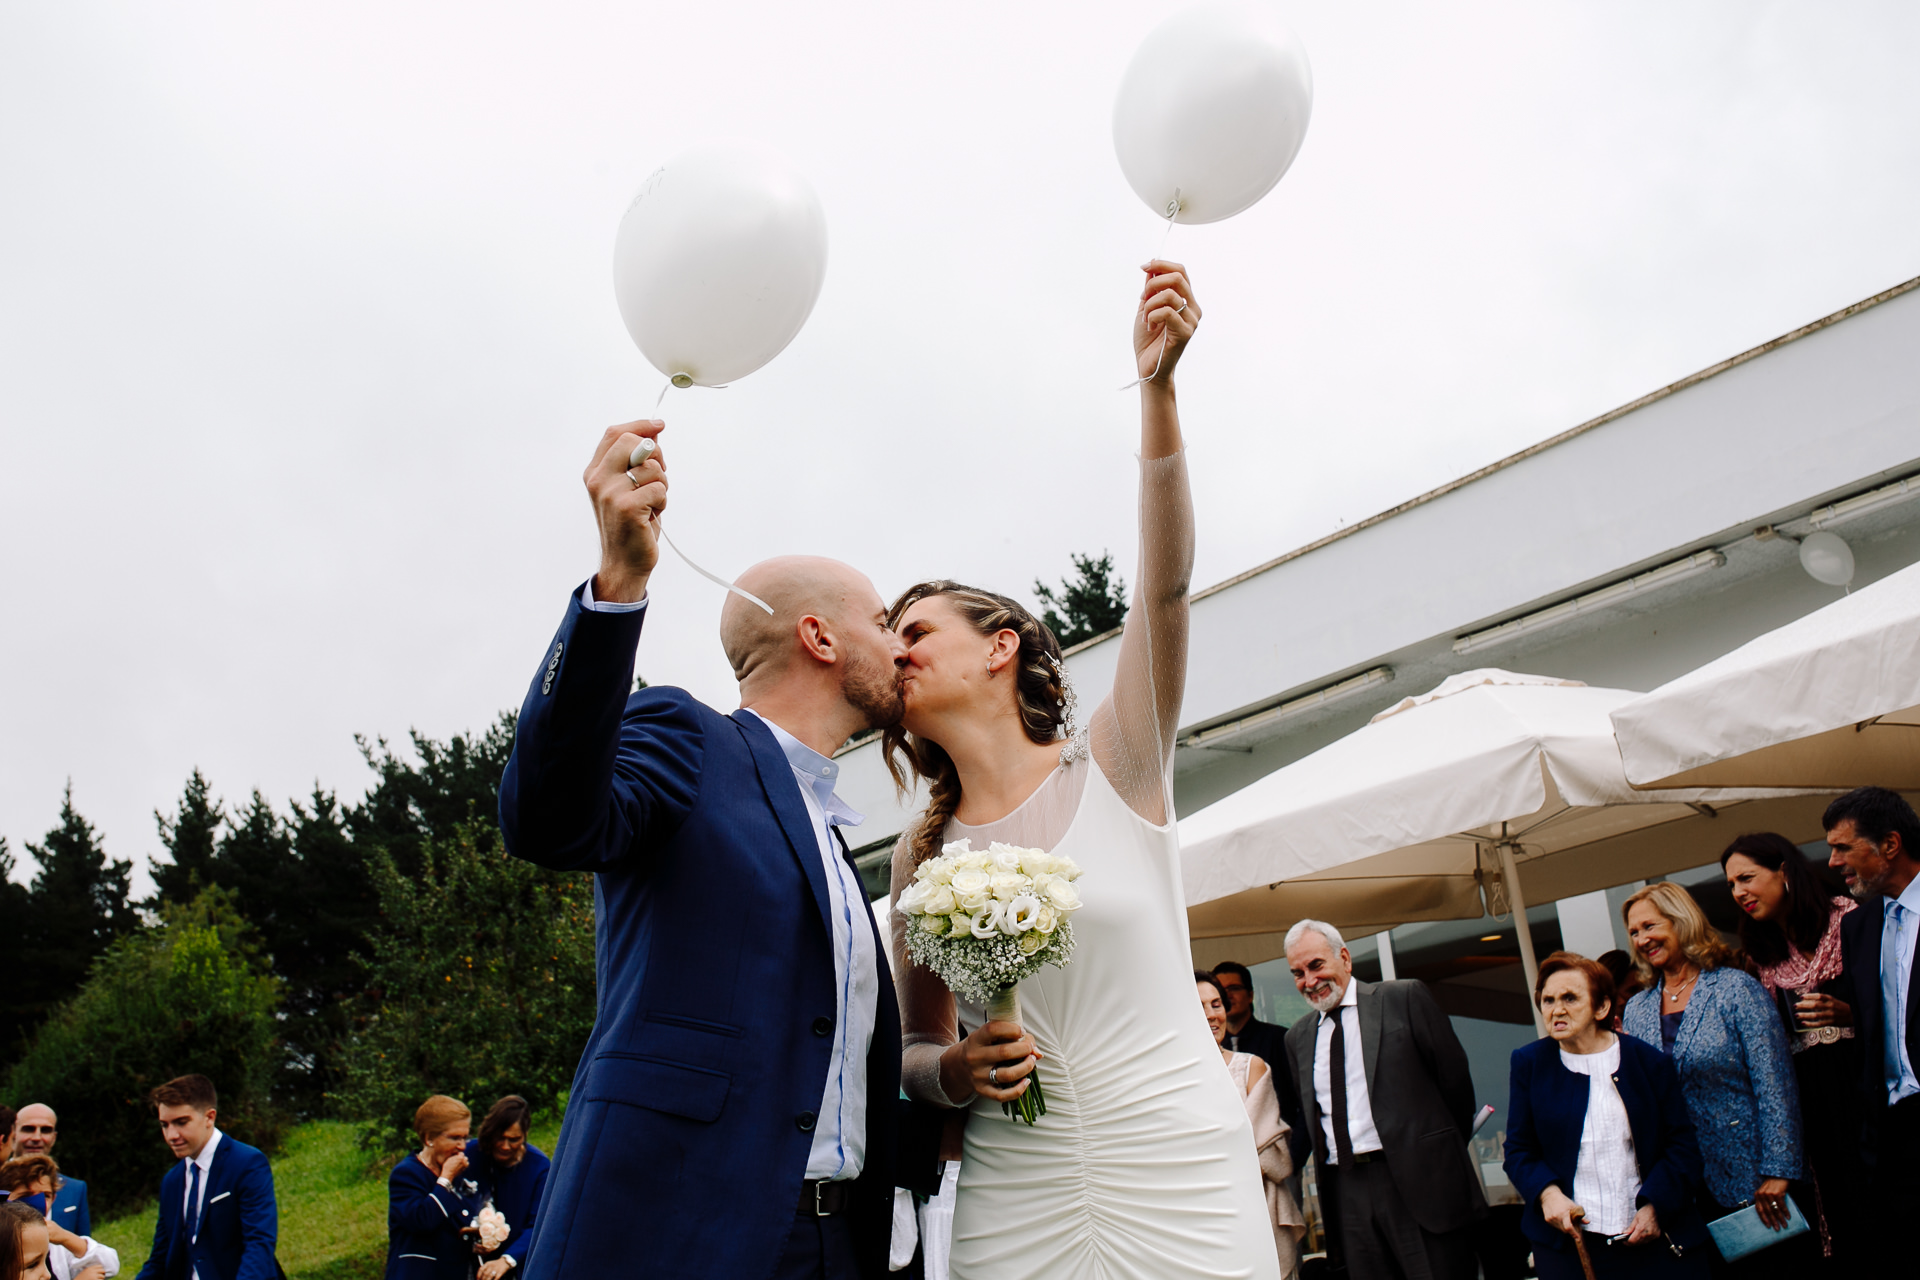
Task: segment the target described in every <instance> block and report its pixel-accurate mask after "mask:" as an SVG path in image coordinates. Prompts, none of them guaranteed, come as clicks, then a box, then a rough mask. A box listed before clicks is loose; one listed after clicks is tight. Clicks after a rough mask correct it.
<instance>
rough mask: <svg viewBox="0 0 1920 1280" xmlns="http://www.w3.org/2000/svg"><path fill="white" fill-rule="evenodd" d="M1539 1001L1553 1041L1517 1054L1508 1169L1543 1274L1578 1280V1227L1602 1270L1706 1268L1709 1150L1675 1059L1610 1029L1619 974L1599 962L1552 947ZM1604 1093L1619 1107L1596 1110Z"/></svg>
mask: <svg viewBox="0 0 1920 1280" xmlns="http://www.w3.org/2000/svg"><path fill="white" fill-rule="evenodd" d="M1534 998H1535V999H1536V1001H1538V1003H1539V1005H1540V1007H1541V1009H1542V1010H1543V1011H1544V1013H1545V1015H1546V1019H1547V1029H1548V1033H1549V1035H1550V1036H1551V1037H1552V1038H1550V1039H1546V1040H1536V1041H1534V1042H1533V1043H1532V1044H1530V1045H1527V1046H1526V1047H1524V1048H1521V1049H1516V1050H1514V1052H1513V1065H1512V1073H1513V1074H1512V1081H1513V1083H1512V1092H1511V1093H1510V1095H1509V1097H1508V1100H1507V1139H1506V1161H1505V1166H1506V1170H1507V1176H1508V1178H1510V1179H1511V1180H1512V1182H1513V1185H1514V1188H1515V1189H1516V1190H1518V1191H1519V1192H1520V1194H1521V1196H1522V1197H1523V1198H1524V1199H1525V1201H1526V1209H1525V1212H1524V1213H1523V1214H1522V1216H1521V1229H1522V1230H1523V1231H1524V1232H1525V1233H1526V1235H1527V1237H1528V1238H1529V1239H1530V1240H1532V1241H1533V1244H1534V1266H1535V1268H1536V1269H1537V1271H1538V1273H1539V1275H1540V1276H1541V1280H1557V1278H1558V1277H1567V1278H1568V1280H1578V1278H1579V1277H1580V1275H1581V1269H1580V1263H1579V1258H1578V1255H1577V1254H1576V1252H1575V1250H1574V1245H1573V1241H1572V1237H1571V1232H1572V1231H1573V1230H1576V1229H1580V1230H1581V1231H1582V1235H1583V1237H1584V1239H1585V1242H1586V1245H1587V1252H1588V1254H1589V1256H1590V1257H1591V1259H1592V1261H1593V1264H1594V1271H1595V1272H1596V1274H1597V1275H1600V1276H1627V1275H1632V1276H1671V1277H1683V1276H1704V1275H1706V1274H1707V1264H1706V1262H1705V1260H1704V1255H1705V1253H1706V1252H1707V1250H1706V1247H1705V1242H1706V1239H1707V1232H1706V1224H1705V1223H1704V1222H1703V1221H1702V1219H1701V1218H1700V1215H1699V1213H1698V1212H1697V1211H1696V1210H1695V1209H1694V1207H1693V1198H1694V1192H1695V1190H1696V1188H1697V1187H1698V1185H1699V1182H1700V1149H1699V1147H1698V1146H1697V1145H1696V1143H1695V1139H1694V1129H1693V1121H1692V1120H1691V1119H1690V1118H1689V1116H1688V1115H1687V1104H1686V1099H1685V1098H1683V1097H1682V1096H1681V1093H1680V1077H1679V1076H1678V1075H1677V1074H1676V1073H1675V1072H1674V1069H1673V1064H1672V1063H1671V1062H1669V1061H1668V1060H1667V1059H1666V1057H1665V1056H1664V1055H1662V1054H1661V1053H1660V1052H1659V1051H1658V1050H1655V1049H1650V1048H1648V1047H1647V1046H1646V1045H1644V1044H1641V1043H1640V1042H1639V1041H1637V1040H1634V1039H1632V1038H1630V1037H1627V1036H1619V1035H1615V1034H1614V1033H1613V1032H1611V1031H1609V1030H1607V1024H1608V1022H1609V1021H1610V1020H1611V1018H1612V1014H1613V1005H1614V987H1613V975H1612V974H1610V973H1608V972H1607V970H1606V968H1605V966H1603V965H1601V964H1599V963H1598V962H1597V961H1593V960H1588V959H1585V958H1584V957H1581V956H1576V955H1570V954H1568V953H1567V952H1564V951H1559V952H1555V953H1554V954H1553V955H1551V956H1548V957H1547V959H1546V960H1545V961H1543V962H1542V963H1541V965H1540V969H1539V977H1538V979H1537V980H1536V981H1535V984H1534ZM1563 1050H1564V1051H1565V1053H1566V1054H1568V1055H1571V1057H1563V1056H1562V1053H1563ZM1569 1063H1572V1064H1573V1065H1575V1066H1582V1067H1590V1068H1591V1069H1590V1070H1579V1071H1576V1070H1574V1069H1572V1068H1571V1067H1570V1066H1569V1065H1568V1064H1569ZM1596 1072H1601V1073H1603V1075H1602V1078H1600V1079H1596V1078H1595V1073H1596ZM1609 1086H1610V1087H1609ZM1602 1090H1605V1091H1606V1092H1607V1093H1609V1094H1611V1095H1612V1096H1611V1097H1608V1098H1605V1099H1604V1102H1605V1104H1606V1105H1607V1106H1608V1107H1609V1108H1610V1109H1609V1110H1606V1111H1603V1112H1596V1113H1594V1114H1593V1115H1591V1116H1590V1115H1589V1105H1588V1104H1589V1102H1590V1100H1592V1099H1594V1098H1595V1097H1596V1096H1599V1095H1600V1094H1601V1091H1602ZM1615 1099H1617V1102H1616V1101H1615ZM1622 1119H1624V1130H1625V1131H1624V1132H1623V1131H1622V1124H1621V1121H1622ZM1576 1197H1578V1198H1579V1200H1580V1203H1577V1204H1576V1203H1575V1199H1576ZM1596 1228H1598V1229H1597V1230H1596Z"/></svg>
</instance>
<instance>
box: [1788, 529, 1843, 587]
mask: <svg viewBox="0 0 1920 1280" xmlns="http://www.w3.org/2000/svg"><path fill="white" fill-rule="evenodd" d="M1800 567H1801V568H1802V569H1805V570H1806V571H1807V573H1808V574H1810V575H1811V576H1812V578H1813V580H1814V581H1815V582H1824V583H1826V584H1827V585H1828V586H1830V587H1844V586H1846V585H1847V584H1848V583H1849V582H1852V581H1853V548H1852V547H1850V546H1848V545H1847V543H1846V539H1844V538H1842V537H1841V536H1840V535H1839V534H1837V533H1828V532H1827V531H1826V530H1825V529H1821V530H1819V531H1818V532H1816V533H1810V534H1808V535H1807V536H1806V537H1804V538H1802V539H1800Z"/></svg>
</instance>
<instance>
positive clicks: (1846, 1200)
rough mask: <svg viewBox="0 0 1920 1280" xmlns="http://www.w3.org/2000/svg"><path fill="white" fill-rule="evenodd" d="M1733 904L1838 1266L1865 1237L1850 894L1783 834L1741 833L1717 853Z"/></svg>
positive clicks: (1854, 1257) (1833, 1267) (1830, 1253)
mask: <svg viewBox="0 0 1920 1280" xmlns="http://www.w3.org/2000/svg"><path fill="white" fill-rule="evenodd" d="M1720 868H1721V870H1722V871H1723V872H1724V873H1725V874H1726V877H1727V887H1728V888H1730V889H1731V890H1732V891H1733V901H1734V905H1735V906H1737V907H1739V908H1740V910H1741V911H1742V912H1743V913H1744V917H1745V918H1744V919H1742V920H1741V921H1740V944H1741V946H1742V947H1743V948H1744V949H1745V951H1746V957H1747V962H1748V965H1747V967H1748V968H1749V969H1750V970H1751V971H1752V973H1753V976H1754V977H1756V978H1758V979H1760V982H1761V985H1763V986H1765V987H1766V989H1767V993H1768V994H1769V995H1771V996H1772V997H1773V998H1774V1003H1775V1004H1776V1005H1777V1006H1778V1007H1779V1009H1780V1017H1781V1020H1782V1021H1783V1022H1784V1023H1785V1024H1786V1028H1787V1041H1788V1043H1789V1044H1790V1045H1791V1047H1792V1049H1793V1070H1794V1075H1795V1076H1796V1077H1797V1078H1798V1080H1799V1084H1800V1112H1801V1116H1800V1119H1801V1125H1800V1132H1801V1134H1802V1140H1803V1142H1804V1143H1805V1149H1806V1154H1807V1169H1808V1177H1809V1178H1810V1179H1811V1180H1812V1181H1813V1184H1814V1186H1813V1191H1814V1195H1813V1196H1812V1197H1810V1199H1811V1200H1812V1203H1807V1198H1802V1199H1801V1203H1802V1206H1803V1207H1804V1208H1805V1209H1806V1210H1807V1211H1808V1213H1807V1216H1808V1217H1809V1218H1812V1217H1814V1212H1813V1211H1814V1210H1815V1209H1816V1208H1817V1209H1818V1211H1819V1222H1818V1225H1819V1227H1820V1232H1821V1236H1822V1243H1823V1245H1824V1251H1825V1252H1826V1254H1827V1259H1828V1261H1827V1267H1828V1269H1829V1271H1830V1273H1832V1274H1839V1271H1840V1268H1841V1267H1843V1266H1844V1265H1845V1264H1847V1263H1849V1262H1857V1261H1858V1260H1859V1255H1858V1252H1857V1251H1858V1250H1859V1248H1860V1247H1861V1245H1860V1242H1861V1240H1862V1239H1863V1235H1862V1233H1861V1228H1860V1226H1859V1225H1858V1224H1857V1223H1856V1222H1855V1220H1854V1206H1855V1205H1857V1204H1860V1203H1863V1201H1862V1199H1861V1194H1862V1192H1863V1191H1864V1189H1865V1188H1864V1184H1863V1183H1862V1181H1861V1179H1862V1178H1863V1177H1864V1174H1863V1172H1862V1170H1861V1166H1860V1113H1859V1109H1858V1105H1857V1102H1856V1096H1857V1095H1856V1090H1857V1089H1858V1085H1859V1079H1860V1047H1859V1045H1858V1044H1856V1043H1855V1041H1854V1035H1853V1010H1852V1009H1851V1008H1850V1007H1849V1006H1848V1005H1847V1003H1846V1000H1845V999H1844V997H1845V995H1846V994H1847V990H1846V987H1845V986H1844V984H1842V982H1841V981H1840V920H1841V917H1843V916H1845V915H1846V914H1847V912H1849V911H1852V910H1853V909H1854V906H1855V903H1854V901H1853V899H1851V898H1848V897H1846V896H1845V895H1843V894H1842V895H1836V894H1834V893H1833V892H1831V891H1830V890H1829V889H1828V888H1827V887H1826V886H1825V885H1823V884H1822V883H1821V882H1820V880H1819V879H1818V877H1816V876H1815V874H1814V872H1813V870H1812V868H1811V867H1810V866H1809V865H1808V862H1807V858H1806V855H1805V854H1803V853H1801V852H1800V850H1799V849H1798V848H1797V847H1796V846H1795V845H1794V843H1793V842H1792V841H1791V840H1788V839H1787V838H1786V837H1785V836H1781V835H1775V834H1774V833H1772V832H1764V833H1760V834H1756V835H1744V836H1741V837H1739V838H1738V839H1736V840H1735V841H1734V842H1733V843H1732V844H1730V845H1728V846H1727V851H1726V852H1725V853H1723V854H1721V855H1720Z"/></svg>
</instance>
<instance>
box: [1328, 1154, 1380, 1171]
mask: <svg viewBox="0 0 1920 1280" xmlns="http://www.w3.org/2000/svg"><path fill="white" fill-rule="evenodd" d="M1386 1158H1387V1153H1386V1152H1384V1151H1356V1152H1354V1153H1353V1162H1354V1163H1355V1164H1372V1163H1373V1162H1374V1161H1375V1160H1385V1159H1386ZM1339 1167H1340V1166H1339V1165H1337V1164H1336V1165H1335V1166H1334V1168H1336V1169H1337V1168H1339Z"/></svg>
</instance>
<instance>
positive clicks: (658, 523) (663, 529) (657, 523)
mask: <svg viewBox="0 0 1920 1280" xmlns="http://www.w3.org/2000/svg"><path fill="white" fill-rule="evenodd" d="M672 386H673V379H672V378H668V379H667V382H666V386H663V387H661V388H660V394H659V395H658V396H656V397H654V401H653V416H654V417H656V418H657V417H659V416H660V406H661V405H662V404H664V403H665V402H666V399H667V391H668V390H669V389H670V388H671V387H672ZM653 527H654V529H655V530H656V531H657V532H658V533H659V534H660V536H661V537H662V538H666V540H667V545H668V546H670V547H672V548H673V554H675V555H677V556H679V557H680V559H681V560H682V561H683V562H685V564H686V566H687V568H689V569H691V570H693V571H694V572H695V573H697V574H699V575H700V576H701V577H703V578H705V579H706V580H707V581H708V582H711V583H714V584H716V585H718V586H722V587H725V588H726V589H727V590H729V591H731V592H733V594H735V595H737V596H739V597H740V598H741V599H742V600H746V601H750V602H751V603H753V604H757V605H759V606H760V607H761V608H762V609H765V610H766V611H767V616H768V617H769V618H771V617H772V616H773V606H772V605H770V604H768V603H767V602H766V601H765V600H762V599H761V598H760V597H759V596H757V595H755V594H753V592H751V591H747V590H743V589H742V588H740V587H736V586H734V585H733V584H732V583H731V582H728V581H727V580H726V579H725V578H723V577H721V576H720V575H719V574H717V573H709V572H707V571H706V570H705V569H702V568H701V567H700V566H699V565H697V564H695V563H694V562H693V560H692V559H691V558H690V557H689V556H688V555H687V553H686V552H684V551H682V550H681V549H680V544H679V543H677V542H675V541H674V540H673V539H672V537H670V536H669V535H668V533H667V526H666V522H665V521H663V520H661V518H660V517H659V515H658V514H657V513H656V514H655V515H654V517H653Z"/></svg>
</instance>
